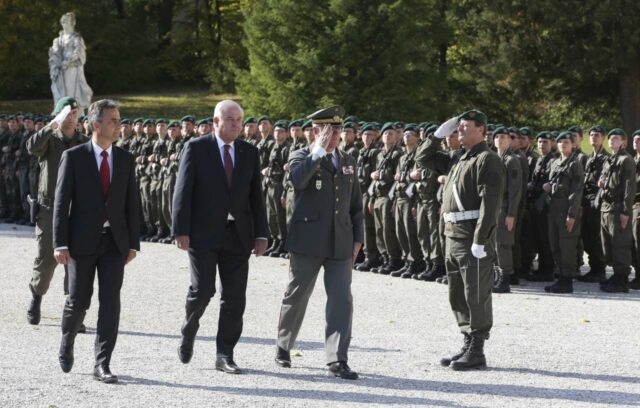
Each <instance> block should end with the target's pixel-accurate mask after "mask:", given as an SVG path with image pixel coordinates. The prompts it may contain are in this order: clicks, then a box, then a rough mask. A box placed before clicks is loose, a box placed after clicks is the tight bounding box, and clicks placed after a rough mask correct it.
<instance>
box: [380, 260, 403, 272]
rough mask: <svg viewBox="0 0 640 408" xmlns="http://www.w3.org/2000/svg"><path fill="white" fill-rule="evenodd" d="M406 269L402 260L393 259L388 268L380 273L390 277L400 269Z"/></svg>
mask: <svg viewBox="0 0 640 408" xmlns="http://www.w3.org/2000/svg"><path fill="white" fill-rule="evenodd" d="M403 267H404V262H402V259H391V260H390V261H389V263H388V264H387V266H385V267H384V268H382V269H381V270H379V271H378V273H379V274H380V275H389V274H391V272H394V271H397V270H398V269H402V268H403Z"/></svg>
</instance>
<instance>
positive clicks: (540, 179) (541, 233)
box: [522, 131, 558, 282]
mask: <svg viewBox="0 0 640 408" xmlns="http://www.w3.org/2000/svg"><path fill="white" fill-rule="evenodd" d="M551 137H552V136H551V133H550V132H547V131H542V132H540V133H538V134H537V135H536V140H537V144H538V150H540V153H541V154H542V155H541V157H540V159H539V160H538V161H537V162H536V167H535V168H534V170H533V174H532V176H531V181H530V182H529V184H528V186H527V203H528V207H529V214H530V215H531V221H532V226H533V229H532V231H531V235H532V237H531V240H529V241H527V243H528V245H526V246H524V248H523V249H524V251H523V253H522V256H523V265H525V269H526V270H529V272H528V274H527V275H526V276H525V278H526V279H527V280H528V281H531V282H548V281H552V280H553V271H554V269H555V267H554V265H555V264H554V262H553V254H552V252H551V246H550V245H549V224H548V221H547V219H548V209H549V206H548V202H547V201H548V200H547V197H548V196H549V193H547V192H545V191H544V188H543V187H544V185H545V184H546V183H547V182H548V181H549V172H550V170H551V162H552V161H553V160H554V159H555V158H557V157H558V153H557V152H556V151H554V150H552V145H551ZM536 253H537V254H538V269H537V270H535V271H534V270H531V264H532V263H533V259H534V258H535V256H536Z"/></svg>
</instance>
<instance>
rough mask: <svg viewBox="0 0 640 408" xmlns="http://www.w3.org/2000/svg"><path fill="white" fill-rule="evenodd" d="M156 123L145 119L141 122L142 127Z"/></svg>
mask: <svg viewBox="0 0 640 408" xmlns="http://www.w3.org/2000/svg"><path fill="white" fill-rule="evenodd" d="M155 124H156V121H155V120H153V119H145V121H144V122H142V126H147V125H155Z"/></svg>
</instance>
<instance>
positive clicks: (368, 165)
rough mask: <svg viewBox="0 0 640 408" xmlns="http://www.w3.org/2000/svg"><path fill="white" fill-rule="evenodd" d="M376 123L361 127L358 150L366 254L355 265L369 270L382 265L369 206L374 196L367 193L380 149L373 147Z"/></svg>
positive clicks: (366, 270)
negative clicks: (361, 144) (360, 144)
mask: <svg viewBox="0 0 640 408" xmlns="http://www.w3.org/2000/svg"><path fill="white" fill-rule="evenodd" d="M377 131H378V125H377V124H375V123H367V124H366V125H364V126H363V127H362V142H363V147H362V149H360V151H359V152H358V162H357V165H358V166H357V167H358V182H359V183H360V192H361V193H362V206H363V209H362V213H363V221H364V252H365V254H366V256H365V260H364V262H362V263H360V264H358V265H356V267H355V269H356V270H358V271H363V272H369V271H370V270H371V269H373V268H378V267H379V266H380V265H382V255H381V254H380V250H379V249H378V245H377V243H376V225H375V220H374V217H373V209H372V208H371V209H370V207H369V203H370V202H373V200H374V199H375V197H373V196H372V195H371V194H370V193H369V188H370V187H371V183H372V182H373V180H371V173H372V172H373V170H374V169H375V166H376V157H377V156H378V153H379V152H380V149H378V148H377V147H375V140H376V138H377V136H378V134H377Z"/></svg>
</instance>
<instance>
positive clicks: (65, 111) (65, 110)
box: [51, 105, 71, 127]
mask: <svg viewBox="0 0 640 408" xmlns="http://www.w3.org/2000/svg"><path fill="white" fill-rule="evenodd" d="M69 112H71V105H67V106H65V107H64V108H62V110H61V111H60V113H58V114H57V115H56V117H55V118H53V120H52V121H51V123H55V124H57V125H58V126H57V127H60V126H62V122H64V120H65V119H66V118H67V116H69Z"/></svg>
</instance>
